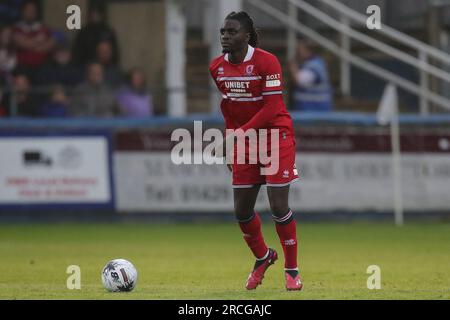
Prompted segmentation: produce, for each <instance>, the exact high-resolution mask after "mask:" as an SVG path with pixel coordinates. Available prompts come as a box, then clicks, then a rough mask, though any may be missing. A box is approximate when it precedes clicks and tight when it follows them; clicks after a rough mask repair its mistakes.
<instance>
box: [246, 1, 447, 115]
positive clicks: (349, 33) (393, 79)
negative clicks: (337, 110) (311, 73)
mask: <svg viewBox="0 0 450 320" xmlns="http://www.w3.org/2000/svg"><path fill="white" fill-rule="evenodd" d="M287 1H288V4H289V6H290V7H295V8H298V9H300V10H302V12H305V13H307V14H309V15H310V16H312V17H314V18H316V19H317V20H319V21H321V22H322V23H324V24H325V25H327V26H328V27H330V28H332V29H334V30H335V31H337V32H339V33H340V34H341V35H342V39H343V41H342V45H341V46H338V45H337V44H335V43H334V42H333V41H331V40H329V39H328V38H326V37H324V36H322V35H321V34H319V32H317V31H315V30H313V29H311V28H309V27H307V26H306V25H305V24H303V23H301V22H299V21H298V20H297V19H295V18H293V15H292V14H291V15H289V14H286V13H284V12H282V11H281V10H279V9H277V8H274V7H273V6H271V5H270V4H268V3H267V2H264V1H262V0H247V2H248V3H250V4H252V5H253V6H254V7H255V8H257V9H259V10H261V11H263V12H265V13H266V14H268V15H269V16H271V17H273V18H275V19H277V20H279V21H280V22H282V23H283V24H285V25H286V26H288V27H289V28H291V29H293V30H295V31H296V32H298V33H301V34H303V35H306V36H307V37H309V38H312V39H314V41H316V42H317V43H318V44H320V45H321V46H322V47H324V48H326V49H328V50H329V51H331V52H332V53H334V54H335V55H337V56H338V57H340V58H341V59H342V62H343V64H344V65H345V64H353V65H355V66H357V67H359V68H361V69H363V70H365V71H366V72H369V73H371V74H373V75H375V76H377V77H379V78H381V79H383V80H385V81H387V82H390V83H393V84H395V85H396V86H398V87H399V88H402V89H404V90H405V91H408V92H410V93H412V94H413V95H417V96H419V98H420V111H421V114H422V115H425V114H428V113H429V102H432V103H434V104H436V105H438V106H440V107H442V108H444V109H447V110H450V100H449V99H448V98H446V97H444V96H442V95H440V94H438V93H435V92H432V91H431V90H430V88H429V81H428V80H429V77H430V76H434V77H436V78H438V79H440V80H441V81H442V82H443V83H448V84H450V73H449V72H446V71H444V70H443V69H440V68H437V67H435V66H433V65H431V64H430V63H429V62H428V61H429V58H430V57H431V58H433V59H435V60H437V61H439V62H441V63H443V64H445V65H450V55H449V54H447V53H445V52H443V51H440V50H438V49H436V48H434V47H432V46H429V45H427V44H425V43H423V42H421V41H419V40H417V39H414V38H412V37H410V36H408V35H406V34H404V33H402V32H400V31H398V30H395V29H393V28H391V27H388V26H386V25H384V24H382V25H381V30H377V31H379V32H380V33H381V34H382V35H384V36H387V37H390V38H391V39H393V40H396V41H398V42H400V43H401V44H403V45H407V46H409V47H410V48H413V49H415V50H416V51H417V52H418V57H414V56H412V55H409V54H407V53H405V52H403V51H401V50H399V49H397V48H395V47H393V46H391V45H388V44H386V43H383V42H381V41H379V40H377V39H375V38H373V37H371V36H369V35H367V34H365V33H362V32H360V31H358V30H356V29H353V28H352V27H351V22H352V21H354V22H357V23H358V24H363V25H364V26H365V25H366V19H367V17H366V16H364V15H362V14H359V13H358V12H356V11H354V10H352V9H350V8H349V7H347V6H345V5H343V4H341V3H338V2H337V1H334V0H318V1H320V2H322V3H323V4H326V5H328V6H329V7H330V8H332V9H334V11H337V13H338V19H336V18H334V17H332V16H330V15H328V14H326V13H325V12H324V11H322V10H320V9H318V8H317V7H314V6H312V5H310V4H309V3H307V2H305V1H304V0H287ZM350 39H355V40H357V41H360V42H362V43H364V44H366V45H368V46H370V47H372V48H374V49H376V50H379V51H381V52H383V53H385V54H387V55H389V56H392V57H393V58H395V59H397V60H399V61H401V62H403V63H406V64H409V65H411V66H413V67H415V68H416V69H417V70H418V71H419V73H420V84H419V85H418V84H416V83H414V82H412V81H410V80H408V79H405V78H403V77H400V76H398V75H397V74H395V73H393V72H391V71H389V70H386V69H384V68H382V67H380V66H377V65H375V64H374V63H371V62H370V61H368V60H365V59H363V58H361V57H358V56H356V55H354V54H352V52H351V47H350ZM341 70H342V71H343V73H344V75H345V76H346V77H348V75H349V72H348V68H345V67H343V68H342V69H341ZM345 71H347V72H345ZM341 82H343V83H342V85H343V87H344V90H343V91H344V92H348V91H349V90H350V88H349V87H350V84H349V81H348V79H341Z"/></svg>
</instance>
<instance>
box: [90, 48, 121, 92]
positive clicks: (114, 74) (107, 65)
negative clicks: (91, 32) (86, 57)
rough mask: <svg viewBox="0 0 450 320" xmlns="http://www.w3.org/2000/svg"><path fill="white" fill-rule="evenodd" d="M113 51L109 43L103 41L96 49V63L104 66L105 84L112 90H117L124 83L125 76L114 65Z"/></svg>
mask: <svg viewBox="0 0 450 320" xmlns="http://www.w3.org/2000/svg"><path fill="white" fill-rule="evenodd" d="M112 55H113V51H112V46H111V43H110V42H109V41H101V42H99V44H98V45H97V49H96V62H98V63H100V64H101V65H102V66H103V71H104V74H105V82H106V83H107V84H108V85H110V86H111V87H112V88H114V89H115V88H117V87H119V86H120V85H121V84H122V83H123V75H122V72H121V71H120V70H119V68H118V67H117V66H116V65H115V64H114V63H113V61H112V58H113V56H112Z"/></svg>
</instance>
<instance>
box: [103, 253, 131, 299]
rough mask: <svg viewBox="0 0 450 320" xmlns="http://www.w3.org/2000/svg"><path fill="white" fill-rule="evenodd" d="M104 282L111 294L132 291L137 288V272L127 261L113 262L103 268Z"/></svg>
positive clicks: (117, 260)
mask: <svg viewBox="0 0 450 320" xmlns="http://www.w3.org/2000/svg"><path fill="white" fill-rule="evenodd" d="M102 282H103V286H104V287H105V289H106V290H108V291H111V292H120V291H131V290H133V289H134V288H135V287H136V282H137V270H136V268H135V267H134V266H133V264H132V263H131V262H130V261H127V260H125V259H114V260H111V261H109V262H108V263H107V264H106V266H105V267H104V268H103V271H102Z"/></svg>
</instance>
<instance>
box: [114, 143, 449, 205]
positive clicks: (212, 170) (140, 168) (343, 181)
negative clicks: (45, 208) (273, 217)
mask: <svg viewBox="0 0 450 320" xmlns="http://www.w3.org/2000/svg"><path fill="white" fill-rule="evenodd" d="M114 159H115V167H114V170H115V177H116V194H117V208H118V210H119V211H124V212H133V211H136V212H139V211H143V212H161V211H172V212H177V211H195V212H214V211H232V210H233V191H232V187H231V174H230V172H229V171H228V170H227V168H226V166H225V165H206V164H203V165H175V164H173V163H172V161H171V159H170V152H152V153H148V152H117V153H116V154H115V156H114ZM391 164H392V159H391V156H390V154H389V153H342V154H339V153H333V154H327V153H298V154H297V167H298V168H300V170H299V171H300V176H301V180H300V181H298V182H295V183H294V184H293V185H292V188H291V192H290V205H291V207H292V209H293V210H297V211H301V210H353V211H354V210H376V211H384V210H389V211H390V210H392V205H393V186H392V172H391V170H392V168H391ZM402 184H403V201H404V207H405V209H406V210H411V211H419V210H448V209H450V193H449V190H450V157H449V156H448V155H447V154H442V153H441V154H439V153H435V154H433V153H428V154H424V153H417V154H414V153H408V154H404V155H403V156H402ZM257 209H259V210H268V209H269V204H268V201H267V196H266V190H265V188H262V189H261V192H260V195H259V198H258V202H257Z"/></svg>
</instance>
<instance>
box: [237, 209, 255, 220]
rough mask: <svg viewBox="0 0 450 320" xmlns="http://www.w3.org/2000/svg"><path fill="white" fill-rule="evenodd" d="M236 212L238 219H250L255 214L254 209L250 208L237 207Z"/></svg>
mask: <svg viewBox="0 0 450 320" xmlns="http://www.w3.org/2000/svg"><path fill="white" fill-rule="evenodd" d="M234 214H235V216H236V219H237V220H238V221H246V220H248V219H250V218H251V217H252V216H253V210H251V209H248V208H245V209H244V208H239V209H238V208H236V209H235V210H234Z"/></svg>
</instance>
